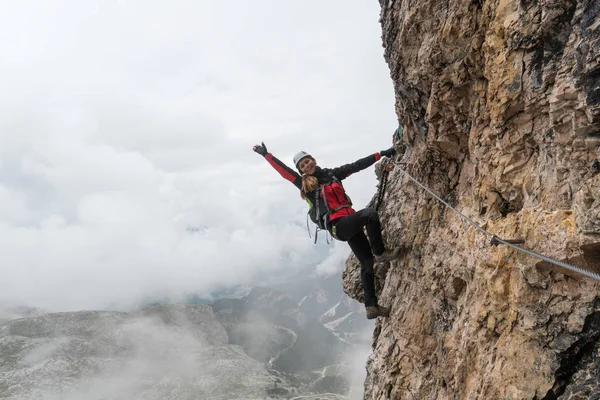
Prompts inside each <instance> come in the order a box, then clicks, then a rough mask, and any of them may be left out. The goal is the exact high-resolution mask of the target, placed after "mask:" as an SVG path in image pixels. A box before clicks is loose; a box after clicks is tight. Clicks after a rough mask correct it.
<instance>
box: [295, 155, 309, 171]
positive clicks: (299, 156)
mask: <svg viewBox="0 0 600 400" xmlns="http://www.w3.org/2000/svg"><path fill="white" fill-rule="evenodd" d="M305 157H312V156H311V155H310V154H308V153H307V152H305V151H299V152H297V153H296V155H295V156H294V165H295V166H296V168H298V163H299V162H300V160H302V159H303V158H305Z"/></svg>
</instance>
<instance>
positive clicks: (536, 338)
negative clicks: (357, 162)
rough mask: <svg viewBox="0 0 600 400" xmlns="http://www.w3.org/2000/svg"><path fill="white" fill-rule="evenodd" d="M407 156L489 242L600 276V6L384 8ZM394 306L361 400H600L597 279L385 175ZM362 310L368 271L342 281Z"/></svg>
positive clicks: (500, 3) (387, 287) (585, 0)
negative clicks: (393, 249) (395, 249)
mask: <svg viewBox="0 0 600 400" xmlns="http://www.w3.org/2000/svg"><path fill="white" fill-rule="evenodd" d="M380 4H381V25H382V40H383V46H384V56H385V60H386V62H387V63H388V65H389V68H390V74H391V77H392V80H393V84H394V88H395V93H396V111H397V114H398V118H399V122H400V124H401V125H402V126H404V138H403V143H402V145H403V147H406V152H405V153H404V155H403V156H398V159H399V160H400V159H401V161H403V162H407V163H408V164H409V165H410V167H409V168H410V171H411V172H412V174H413V176H414V177H415V178H417V179H419V180H420V181H421V182H423V183H424V184H425V185H427V186H428V187H430V188H431V189H432V190H433V191H435V192H436V193H438V194H439V195H441V196H443V197H444V199H445V200H446V201H448V202H450V203H451V204H452V205H453V206H455V207H457V208H458V209H459V210H461V211H462V212H463V213H465V214H466V215H468V216H469V217H471V218H473V219H474V220H475V221H476V222H477V223H479V224H481V225H482V226H483V227H484V228H485V229H487V230H488V231H490V232H492V233H494V234H496V235H498V236H499V237H502V238H525V239H526V242H525V244H524V245H523V247H525V248H529V249H533V250H535V251H537V252H540V253H543V254H545V255H548V256H550V257H553V258H556V259H558V260H564V261H568V262H569V263H571V264H573V265H577V266H580V267H583V268H586V269H589V270H592V271H599V270H600V218H599V215H600V214H599V213H600V174H597V169H596V168H594V167H592V165H593V163H594V160H595V159H596V158H597V157H598V155H599V154H598V149H599V147H598V146H599V145H600V106H599V105H600V28H599V26H600V17H598V14H599V12H600V0H560V1H559V0H546V1H544V0H520V1H516V0H496V1H486V0H456V1H451V2H450V1H444V0H419V1H416V0H389V1H388V0H380ZM381 215H382V219H383V221H384V225H385V227H386V232H385V235H386V240H387V242H388V243H390V244H401V245H404V246H406V247H407V251H406V252H405V254H404V255H403V256H402V257H401V258H400V259H399V260H398V261H396V262H393V263H392V264H391V265H380V266H378V269H377V272H376V273H377V275H378V290H379V291H380V299H381V303H382V304H383V305H388V306H390V307H391V309H392V315H391V317H390V318H389V319H386V320H381V319H380V320H379V321H378V322H377V326H376V329H375V332H374V336H373V339H374V341H373V355H372V356H371V358H370V359H369V362H368V365H367V369H368V376H367V380H366V382H365V398H366V399H440V400H441V399H513V400H515V399H556V398H559V399H575V398H577V399H579V398H594V397H593V396H594V395H596V396H600V385H599V383H598V382H599V379H600V372H599V371H600V360H599V354H600V344H599V339H600V295H599V293H600V292H599V289H600V285H599V284H598V282H596V281H594V280H591V279H589V278H586V277H582V276H579V275H576V274H574V273H571V272H569V271H567V270H564V269H561V268H559V267H554V266H552V265H550V264H547V263H544V262H541V261H540V260H539V259H536V258H534V257H531V256H529V255H526V254H523V253H520V252H516V251H515V250H512V249H510V248H508V247H507V246H496V247H494V246H491V245H490V244H489V240H488V238H487V237H486V236H485V235H482V234H481V233H480V232H479V231H477V230H475V229H473V228H472V227H470V226H469V225H468V224H466V223H464V222H463V221H462V220H461V219H460V218H459V217H458V216H457V215H456V214H454V213H453V212H452V211H450V210H448V209H447V208H445V207H443V206H442V205H441V204H440V203H439V202H438V201H437V200H435V199H433V198H432V197H431V196H429V195H428V194H426V193H425V192H423V191H422V190H421V189H419V188H418V187H417V186H416V185H415V184H413V183H411V182H410V181H408V180H407V179H406V178H405V177H404V176H403V175H402V174H401V173H400V172H399V171H393V172H392V173H391V174H390V178H389V182H388V185H387V191H386V196H385V201H384V204H383V206H382V208H381ZM344 285H345V290H346V292H347V293H348V294H349V295H350V296H352V297H354V298H357V299H359V300H360V299H361V296H362V293H361V288H360V279H359V275H358V264H357V262H356V260H355V259H354V258H353V257H351V258H350V259H349V260H348V263H347V267H346V270H345V272H344Z"/></svg>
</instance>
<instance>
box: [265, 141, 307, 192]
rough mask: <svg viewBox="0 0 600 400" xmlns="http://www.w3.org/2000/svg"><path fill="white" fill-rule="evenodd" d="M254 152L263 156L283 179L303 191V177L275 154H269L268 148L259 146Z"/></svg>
mask: <svg viewBox="0 0 600 400" xmlns="http://www.w3.org/2000/svg"><path fill="white" fill-rule="evenodd" d="M253 150H254V151H255V152H257V153H258V154H260V155H261V156H263V157H264V158H265V160H267V162H268V163H269V164H271V166H272V167H273V168H274V169H275V171H277V172H279V175H281V176H282V177H283V179H285V180H288V181H290V182H292V183H293V184H294V186H296V187H297V188H298V189H302V177H301V176H300V174H298V173H297V172H296V171H294V170H293V169H291V168H290V167H288V166H287V165H285V164H284V163H283V162H282V161H281V160H280V159H278V158H277V157H275V156H274V155H273V154H271V153H269V152H268V150H267V146H265V144H264V143H261V144H257V145H255V146H254V147H253Z"/></svg>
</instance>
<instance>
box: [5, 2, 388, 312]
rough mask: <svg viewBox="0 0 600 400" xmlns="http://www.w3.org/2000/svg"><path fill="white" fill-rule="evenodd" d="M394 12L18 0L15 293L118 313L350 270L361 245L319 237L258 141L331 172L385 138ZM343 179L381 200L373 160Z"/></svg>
mask: <svg viewBox="0 0 600 400" xmlns="http://www.w3.org/2000/svg"><path fill="white" fill-rule="evenodd" d="M378 19H379V4H378V2H377V1H375V0H353V1H342V0H330V1H316V0H306V1H302V2H286V1H281V0H278V1H274V0H273V1H271V0H253V1H249V0H247V1H243V0H234V1H216V0H215V1H209V0H189V1H186V0H172V1H169V2H166V1H154V0H152V1H151V0H144V1H141V0H140V1H135V0H128V1H119V0H112V1H79V0H70V1H60V0H48V1H43V0H35V1H30V0H22V1H18V2H17V1H12V2H3V3H2V12H1V13H0V37H2V38H3V40H2V41H1V44H0V54H1V58H0V140H1V142H0V143H1V146H0V276H1V278H0V302H20V303H27V304H29V305H34V306H43V307H47V308H50V309H56V310H72V309H81V308H102V307H105V306H106V305H107V304H109V303H122V302H131V301H136V299H139V298H141V297H143V296H148V295H155V294H170V295H178V294H181V293H188V292H193V291H206V290H210V289H211V288H213V287H215V286H218V285H223V284H248V283H254V282H256V280H257V279H259V280H260V279H261V277H263V278H264V277H265V276H272V275H274V274H275V272H274V271H281V270H290V269H294V268H299V267H300V266H302V265H306V264H314V265H317V264H319V263H321V265H320V266H319V270H320V271H322V272H331V271H334V270H336V269H337V270H339V269H341V268H343V261H344V259H345V258H346V256H347V255H348V253H349V248H348V246H347V244H345V243H341V244H337V245H336V246H329V247H326V245H325V244H323V245H320V246H314V245H313V243H312V239H310V238H309V237H308V235H307V232H306V218H305V216H306V203H305V202H304V201H302V200H301V199H300V197H299V194H298V191H297V190H296V189H295V188H294V187H293V186H292V185H291V184H290V183H288V182H287V181H284V180H283V179H282V178H281V177H280V176H279V175H278V174H277V173H276V172H275V171H274V170H272V169H271V167H270V166H269V165H268V164H267V163H266V162H265V161H264V160H263V159H262V157H260V156H259V155H257V154H256V153H254V152H252V145H253V144H255V143H259V142H260V141H264V142H265V143H266V144H267V147H268V149H269V150H270V151H271V152H273V153H274V154H275V155H277V156H278V157H279V158H281V159H282V160H283V161H285V162H287V163H289V165H291V164H292V162H291V159H292V156H293V154H294V153H295V152H296V151H298V150H306V151H308V152H310V153H311V154H313V155H314V156H315V157H316V159H317V161H318V162H319V164H320V165H321V166H326V167H327V166H329V167H334V166H338V165H341V164H343V163H346V162H351V161H354V160H356V159H358V158H360V157H363V156H366V155H368V154H371V153H373V152H376V151H379V150H382V149H385V148H388V147H389V146H390V145H391V137H392V132H393V130H394V129H395V128H396V125H397V118H396V115H395V113H394V93H393V87H392V82H391V79H390V77H389V70H388V68H387V65H386V64H385V61H384V59H383V48H382V46H381V38H380V36H381V27H380V25H379V22H378ZM345 186H346V189H347V191H348V192H349V194H350V196H351V197H352V199H353V201H354V203H355V205H356V206H357V208H362V207H364V206H365V205H366V203H367V202H368V200H369V199H370V198H371V196H372V195H373V194H374V191H375V190H376V180H375V175H374V171H373V168H370V169H368V170H366V171H364V172H362V173H360V174H357V175H353V176H352V177H351V178H349V179H348V180H346V181H345ZM323 236H324V235H323ZM321 239H324V237H322V238H321ZM323 243H324V240H323Z"/></svg>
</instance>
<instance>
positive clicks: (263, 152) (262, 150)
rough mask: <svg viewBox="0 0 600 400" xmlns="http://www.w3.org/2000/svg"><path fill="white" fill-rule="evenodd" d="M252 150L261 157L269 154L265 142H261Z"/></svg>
mask: <svg viewBox="0 0 600 400" xmlns="http://www.w3.org/2000/svg"><path fill="white" fill-rule="evenodd" d="M252 150H254V151H255V152H257V153H258V154H260V155H261V156H263V157H264V156H266V155H267V154H269V152H268V151H267V146H265V142H261V143H260V144H256V145H254V147H253V148H252Z"/></svg>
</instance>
